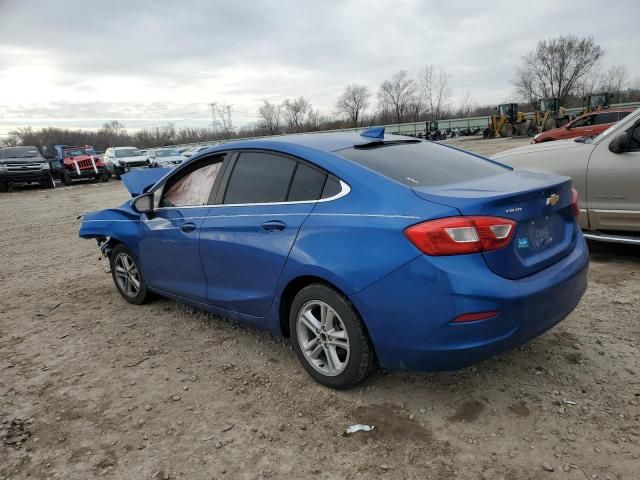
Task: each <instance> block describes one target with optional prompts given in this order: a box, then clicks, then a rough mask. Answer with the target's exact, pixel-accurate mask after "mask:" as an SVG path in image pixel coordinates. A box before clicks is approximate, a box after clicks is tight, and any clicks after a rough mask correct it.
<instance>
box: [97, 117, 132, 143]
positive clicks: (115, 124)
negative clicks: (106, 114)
mask: <svg viewBox="0 0 640 480" xmlns="http://www.w3.org/2000/svg"><path fill="white" fill-rule="evenodd" d="M101 132H102V134H103V135H104V136H105V137H106V138H107V142H108V144H109V145H111V146H116V145H118V144H119V142H118V140H119V139H120V137H122V136H123V134H125V133H126V129H125V126H124V124H123V123H122V122H120V121H119V120H111V121H109V122H106V123H103V124H102V130H101Z"/></svg>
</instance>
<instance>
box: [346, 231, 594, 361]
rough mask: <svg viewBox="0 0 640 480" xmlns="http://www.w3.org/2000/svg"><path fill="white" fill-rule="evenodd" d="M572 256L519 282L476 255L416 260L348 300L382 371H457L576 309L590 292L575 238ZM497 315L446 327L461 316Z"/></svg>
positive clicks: (583, 250) (581, 247)
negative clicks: (364, 327)
mask: <svg viewBox="0 0 640 480" xmlns="http://www.w3.org/2000/svg"><path fill="white" fill-rule="evenodd" d="M577 235H578V237H579V238H578V239H577V241H576V247H575V249H574V250H573V251H572V253H571V254H569V255H568V256H566V257H564V258H563V259H562V260H560V261H558V262H557V263H555V264H553V265H551V266H550V267H547V268H545V269H544V270H542V271H540V272H538V273H536V274H534V275H530V276H528V277H526V278H523V279H519V280H508V279H505V278H503V277H499V276H497V275H495V274H494V273H492V272H491V271H490V270H489V269H488V268H487V265H486V263H485V262H484V260H483V259H482V256H481V255H461V256H452V257H428V256H425V255H423V256H420V257H418V258H417V259H415V260H413V261H412V262H410V263H408V264H406V265H404V266H403V267H401V268H400V269H398V270H396V271H395V272H394V273H392V274H390V275H388V276H387V277H385V278H383V279H382V280H380V281H378V282H376V283H375V284H373V285H371V286H370V287H368V288H366V289H365V290H363V291H362V292H360V293H358V294H357V295H353V296H352V297H351V299H352V301H353V302H354V304H355V305H356V307H357V308H358V310H359V312H360V313H361V314H362V316H363V318H364V320H365V323H366V325H367V328H368V330H369V333H370V335H371V338H372V341H373V344H374V347H375V349H376V354H377V356H378V361H379V363H380V365H381V366H382V367H384V368H387V369H393V370H422V371H438V370H455V369H458V368H463V367H466V366H468V365H471V364H473V363H476V362H478V361H481V360H483V359H486V358H489V357H491V356H493V355H496V354H498V353H501V352H504V351H507V350H510V349H512V348H514V347H517V346H518V345H521V344H523V343H525V342H527V341H529V340H531V339H533V338H535V337H537V336H539V335H541V334H542V333H543V332H545V331H546V330H548V329H550V328H551V327H553V326H554V325H556V324H557V323H559V322H560V321H561V320H562V319H564V318H565V317H566V316H567V315H569V313H571V311H572V310H573V309H574V308H575V307H576V306H577V305H578V303H579V301H580V299H581V298H582V295H583V294H584V292H585V290H586V288H587V270H588V262H589V256H588V250H587V246H586V243H585V241H584V238H583V237H582V235H581V234H580V233H579V232H578V233H577ZM493 310H497V311H499V314H498V315H497V316H496V317H494V318H491V319H488V320H480V321H476V322H468V323H460V324H454V323H451V320H452V319H453V318H455V317H457V316H458V315H461V314H463V313H472V312H485V311H493Z"/></svg>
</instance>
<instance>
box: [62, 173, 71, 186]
mask: <svg viewBox="0 0 640 480" xmlns="http://www.w3.org/2000/svg"><path fill="white" fill-rule="evenodd" d="M60 180H61V181H62V183H64V184H65V185H66V186H67V187H70V186H71V185H72V184H73V181H72V180H71V175H69V172H67V171H66V170H65V171H63V172H62V173H61V174H60Z"/></svg>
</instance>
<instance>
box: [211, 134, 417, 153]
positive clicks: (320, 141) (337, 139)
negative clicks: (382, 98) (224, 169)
mask: <svg viewBox="0 0 640 480" xmlns="http://www.w3.org/2000/svg"><path fill="white" fill-rule="evenodd" d="M402 140H409V141H419V139H417V138H415V137H408V136H404V135H391V134H384V135H383V136H381V137H379V138H369V137H364V136H362V135H361V132H326V133H301V134H294V135H280V136H276V137H268V138H256V139H251V140H239V141H237V142H229V143H225V144H221V145H217V147H218V148H219V147H223V148H225V149H227V148H229V149H233V148H251V147H252V145H253V144H260V147H263V146H273V147H278V145H281V144H283V143H286V144H293V145H300V146H303V147H308V148H314V149H316V150H321V151H323V152H328V153H331V152H336V151H338V150H344V149H345V148H352V147H354V146H356V145H364V144H367V143H372V142H376V143H381V142H384V143H389V142H397V141H402Z"/></svg>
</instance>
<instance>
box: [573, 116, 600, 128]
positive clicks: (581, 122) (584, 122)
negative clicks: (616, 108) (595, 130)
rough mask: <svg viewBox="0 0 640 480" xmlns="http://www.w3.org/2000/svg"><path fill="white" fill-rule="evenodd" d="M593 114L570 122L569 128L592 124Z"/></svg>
mask: <svg viewBox="0 0 640 480" xmlns="http://www.w3.org/2000/svg"><path fill="white" fill-rule="evenodd" d="M594 118H595V115H589V116H588V117H583V118H579V119H578V120H576V121H575V122H573V123H572V124H571V128H579V127H588V126H590V125H593V119H594Z"/></svg>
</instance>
